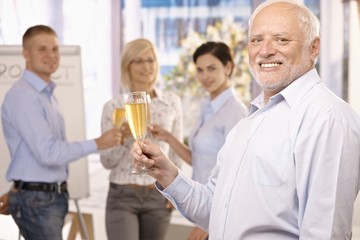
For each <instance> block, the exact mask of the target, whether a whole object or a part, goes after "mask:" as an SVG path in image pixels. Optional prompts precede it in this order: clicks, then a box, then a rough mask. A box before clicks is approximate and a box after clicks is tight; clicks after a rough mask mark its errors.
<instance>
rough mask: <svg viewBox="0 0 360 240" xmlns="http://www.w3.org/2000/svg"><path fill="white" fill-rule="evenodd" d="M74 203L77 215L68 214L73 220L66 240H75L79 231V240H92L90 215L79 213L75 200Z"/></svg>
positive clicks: (92, 232)
mask: <svg viewBox="0 0 360 240" xmlns="http://www.w3.org/2000/svg"><path fill="white" fill-rule="evenodd" d="M74 202H75V206H76V210H77V214H76V213H73V212H70V214H71V215H72V218H73V220H72V224H71V228H70V232H69V236H68V240H75V238H76V234H77V233H78V232H79V231H80V235H81V239H85V240H94V231H93V224H92V215H91V214H86V213H81V211H80V207H79V204H78V201H77V199H74ZM88 227H89V231H88ZM89 233H90V234H89Z"/></svg>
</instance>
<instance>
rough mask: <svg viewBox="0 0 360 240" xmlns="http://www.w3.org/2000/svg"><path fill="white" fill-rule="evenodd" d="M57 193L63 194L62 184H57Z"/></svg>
mask: <svg viewBox="0 0 360 240" xmlns="http://www.w3.org/2000/svg"><path fill="white" fill-rule="evenodd" d="M57 192H58V194H60V193H61V182H57Z"/></svg>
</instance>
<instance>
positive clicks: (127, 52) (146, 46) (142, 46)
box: [120, 38, 159, 92]
mask: <svg viewBox="0 0 360 240" xmlns="http://www.w3.org/2000/svg"><path fill="white" fill-rule="evenodd" d="M148 50H151V51H152V52H153V54H154V57H155V59H154V60H155V64H156V73H155V76H154V79H153V84H155V83H156V79H157V77H158V75H159V63H158V57H157V51H156V48H155V46H154V45H153V44H152V42H151V41H149V40H147V39H145V38H139V39H136V40H133V41H131V42H128V43H127V44H126V45H125V48H124V51H123V53H122V56H121V81H120V82H121V87H120V89H121V90H122V91H123V92H124V91H129V90H130V86H131V79H130V71H129V67H130V64H131V63H132V62H133V61H134V60H135V59H136V58H139V57H141V55H142V54H143V53H145V52H146V51H148Z"/></svg>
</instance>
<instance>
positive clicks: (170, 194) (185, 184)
mask: <svg viewBox="0 0 360 240" xmlns="http://www.w3.org/2000/svg"><path fill="white" fill-rule="evenodd" d="M155 186H156V188H157V189H158V190H159V191H160V192H161V194H162V195H164V196H165V197H166V198H168V199H169V200H170V201H171V202H172V203H175V204H176V205H177V203H181V202H183V201H184V199H186V198H187V197H188V194H189V193H190V192H191V189H192V180H190V179H188V178H187V177H186V176H185V174H184V173H183V172H182V171H180V170H179V171H178V175H177V176H176V178H175V179H174V181H173V182H172V183H171V184H170V185H169V186H168V187H167V188H165V189H164V188H163V187H162V186H161V185H160V184H159V183H158V182H155Z"/></svg>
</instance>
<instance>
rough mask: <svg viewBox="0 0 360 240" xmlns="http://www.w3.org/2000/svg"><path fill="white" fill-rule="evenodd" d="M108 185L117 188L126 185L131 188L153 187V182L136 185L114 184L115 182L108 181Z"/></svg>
mask: <svg viewBox="0 0 360 240" xmlns="http://www.w3.org/2000/svg"><path fill="white" fill-rule="evenodd" d="M110 187H113V188H118V187H128V188H133V189H146V188H147V189H155V184H149V185H138V184H116V183H112V182H111V183H110Z"/></svg>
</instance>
